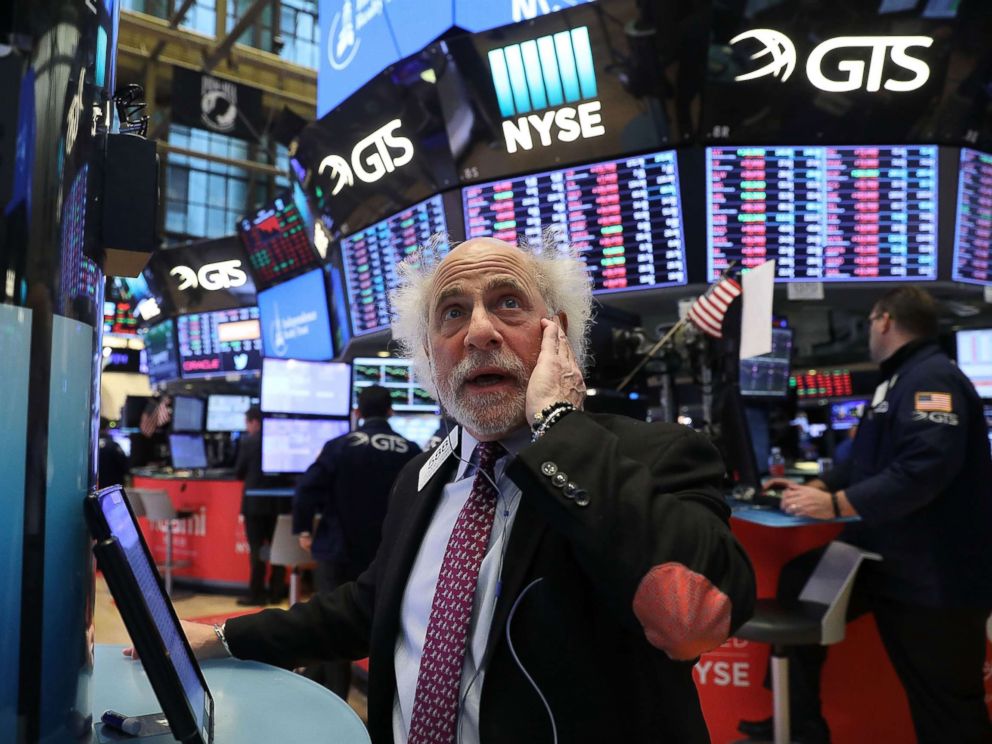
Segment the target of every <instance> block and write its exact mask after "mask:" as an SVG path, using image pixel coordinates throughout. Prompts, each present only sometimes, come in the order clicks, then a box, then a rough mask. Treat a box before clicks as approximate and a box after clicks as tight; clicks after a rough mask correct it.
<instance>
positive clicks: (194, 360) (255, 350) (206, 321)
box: [177, 307, 262, 377]
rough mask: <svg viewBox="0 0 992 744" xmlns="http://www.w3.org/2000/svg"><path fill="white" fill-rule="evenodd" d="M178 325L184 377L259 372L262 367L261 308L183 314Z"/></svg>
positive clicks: (178, 320)
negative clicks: (259, 317) (259, 311)
mask: <svg viewBox="0 0 992 744" xmlns="http://www.w3.org/2000/svg"><path fill="white" fill-rule="evenodd" d="M177 325H178V331H179V360H180V364H181V369H182V376H183V377H209V376H212V375H221V374H227V373H244V372H257V371H258V370H259V369H260V368H261V366H262V333H261V329H260V327H259V322H258V308H257V307H239V308H235V309H233V310H218V311H216V312H212V313H193V314H192V315H180V316H179V318H178V319H177Z"/></svg>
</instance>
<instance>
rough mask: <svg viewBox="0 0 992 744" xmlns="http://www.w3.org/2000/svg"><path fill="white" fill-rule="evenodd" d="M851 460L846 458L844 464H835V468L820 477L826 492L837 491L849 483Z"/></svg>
mask: <svg viewBox="0 0 992 744" xmlns="http://www.w3.org/2000/svg"><path fill="white" fill-rule="evenodd" d="M851 459H852V458H850V457H848V458H847V459H846V460H844V462H840V463H837V464H836V466H835V467H833V468H831V469H830V470H829V471H828V472H826V473H824V474H823V475H821V476H820V480H822V481H823V482H824V483H825V484H826V486H827V490H828V491H839V490H840V489H842V488H846V487H847V485H848V484H849V483H850V482H851Z"/></svg>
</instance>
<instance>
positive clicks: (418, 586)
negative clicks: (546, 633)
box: [393, 427, 530, 744]
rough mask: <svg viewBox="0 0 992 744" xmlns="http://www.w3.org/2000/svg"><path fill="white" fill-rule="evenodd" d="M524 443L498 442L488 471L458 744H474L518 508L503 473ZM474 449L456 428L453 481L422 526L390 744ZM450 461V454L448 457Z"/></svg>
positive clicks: (399, 734)
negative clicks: (488, 517)
mask: <svg viewBox="0 0 992 744" xmlns="http://www.w3.org/2000/svg"><path fill="white" fill-rule="evenodd" d="M529 442H530V431H529V430H528V429H527V428H526V427H523V428H521V429H519V430H518V431H517V432H514V433H513V434H512V435H510V437H508V438H507V439H505V440H500V444H502V445H503V446H504V447H505V448H506V449H507V451H508V454H506V455H504V456H503V457H501V458H500V459H499V460H497V461H496V465H495V467H494V471H495V476H496V478H495V480H496V486H497V488H498V489H499V496H498V497H497V500H496V515H495V519H494V522H493V528H492V532H491V533H490V535H489V544H488V545H487V546H486V555H485V557H484V558H483V559H482V565H481V566H480V568H479V583H478V585H477V587H476V590H475V601H474V603H473V605H472V619H471V622H470V623H469V628H468V637H467V644H466V649H465V662H464V664H463V665H462V679H461V689H460V691H459V694H458V699H459V701H460V702H461V704H462V705H461V710H460V714H459V717H458V736H457V741H458V742H459V744H478V742H479V703H480V700H481V698H482V681H483V677H484V676H485V669H480V668H479V664H481V663H482V657H483V655H484V653H485V649H486V640H487V639H488V637H489V628H490V625H491V624H492V619H493V612H494V611H495V608H496V600H497V599H498V596H499V595H498V588H497V587H498V583H499V578H500V571H501V569H502V563H503V553H504V551H505V546H506V543H507V541H508V540H509V539H510V530H511V528H512V527H513V520H514V518H515V517H516V515H517V506H518V505H519V504H520V489H519V488H517V486H516V485H515V484H514V483H513V481H511V480H510V479H509V478H507V477H506V469H507V467H508V465H509V464H510V462H511V461H512V459H513V456H514V455H516V453H517V452H519V451H520V450H521V449H522V448H523V447H525V446H526V445H527V444H528V443H529ZM476 444H477V442H476V440H475V439H474V438H473V437H472V435H471V434H469V433H468V432H466V431H465V429H464V428H462V429H461V443H460V447H459V448H458V449H459V451H460V455H461V462H459V463H458V467H457V469H456V471H455V477H454V479H453V480H452V481H451V482H450V483H448V484H447V485H446V486H445V487H444V490H443V491H442V492H441V498H440V501H439V502H438V505H437V511H435V512H434V518H433V519H432V520H431V523H430V525H429V526H428V527H427V532H426V533H425V534H424V539H423V541H421V543H420V550H419V551H418V552H417V557H416V560H415V561H414V563H413V570H412V571H411V572H410V578H409V580H408V581H407V585H406V590H405V591H404V593H403V604H402V607H401V617H400V619H401V625H400V634H399V637H398V638H397V639H396V650H395V654H394V661H393V664H394V667H395V672H396V696H395V697H394V699H393V740H394V741H395V744H406V741H407V733H408V732H409V730H410V719H411V717H412V715H413V702H414V697H415V695H416V691H417V677H418V675H419V673H420V658H421V655H422V654H423V651H424V641H425V639H426V637H427V624H428V622H429V621H430V616H431V606H432V604H433V603H434V591H435V589H436V588H437V579H438V575H439V574H440V573H441V562H442V560H443V559H444V552H445V549H446V548H447V546H448V539H449V538H450V537H451V531H452V530H453V529H454V527H455V521H456V520H457V519H458V514H459V513H460V512H461V510H462V507H463V506H465V502H466V501H467V500H468V497H469V495H470V494H471V493H472V483H473V481H474V480H475V472H476V469H477V467H476V465H475V463H471V464H469V459H470V458H471V456H472V451H473V450H474V449H475V445H476ZM449 456H450V455H449Z"/></svg>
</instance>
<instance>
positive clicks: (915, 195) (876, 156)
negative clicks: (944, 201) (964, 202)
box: [706, 146, 937, 281]
mask: <svg viewBox="0 0 992 744" xmlns="http://www.w3.org/2000/svg"><path fill="white" fill-rule="evenodd" d="M706 175H707V181H706V189H707V191H706V195H707V213H708V215H709V219H708V223H707V230H706V233H707V254H706V261H707V276H708V277H709V278H710V280H713V279H715V278H716V277H717V276H719V274H720V273H721V272H722V271H723V270H724V269H725V268H727V266H729V265H730V264H731V263H732V262H734V261H736V262H738V264H739V265H740V266H742V267H743V268H750V267H754V266H758V265H760V264H762V263H764V262H765V261H766V260H772V259H774V260H775V278H776V279H777V280H779V281H861V280H869V281H883V280H899V281H906V280H931V279H936V278H937V148H936V147H911V146H905V147H902V146H899V147H877V146H864V147H712V148H708V149H707V151H706Z"/></svg>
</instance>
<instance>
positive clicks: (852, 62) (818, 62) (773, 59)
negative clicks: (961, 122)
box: [730, 28, 933, 93]
mask: <svg viewBox="0 0 992 744" xmlns="http://www.w3.org/2000/svg"><path fill="white" fill-rule="evenodd" d="M750 40H753V41H755V42H758V43H759V44H761V45H762V48H761V49H760V50H759V51H758V52H756V53H755V54H752V55H751V59H752V60H757V59H759V58H764V57H767V58H768V60H767V61H766V63H765V65H764V66H763V67H760V68H758V69H757V70H752V71H750V72H746V73H742V74H740V75H738V76H736V77H735V78H734V80H735V81H737V82H742V81H746V80H754V79H755V78H761V77H765V76H769V75H770V76H772V77H776V78H778V79H779V80H780V81H781V82H785V81H786V80H788V79H789V76H790V75H791V74H792V71H793V69H794V68H795V66H796V62H797V59H796V47H795V44H793V43H792V40H791V39H790V38H789V37H788V36H786V35H785V34H783V33H782V32H780V31H776V30H774V29H769V28H757V29H752V30H750V31H745V32H744V33H741V34H738V35H737V36H735V37H734V38H732V39H731V40H730V44H731V45H735V44H739V43H741V42H746V41H750ZM932 44H933V39H932V38H930V37H929V36H837V37H835V38H833V39H827V40H826V41H823V42H821V43H820V44H818V45H817V46H816V47H814V49H813V51H812V52H810V54H809V56H808V57H807V58H806V66H805V67H806V78H807V79H808V80H809V82H810V84H811V85H813V87H815V88H818V89H819V90H822V91H825V92H827V93H846V92H849V91H854V90H862V89H863V90H866V91H868V92H869V93H875V92H878V91H879V90H881V89H882V88H884V89H885V90H888V91H891V92H893V93H906V92H909V91H913V90H917V89H918V88H921V87H922V86H923V85H924V84H926V82H927V80H929V79H930V66H929V65H928V64H927V63H926V61H924V60H923V59H920V58H919V57H918V56H914V55H913V54H911V53H910V50H911V49H914V48H922V49H928V48H929V47H930V46H931V45H932ZM865 52H868V54H867V57H868V61H867V63H866V62H865V61H864V59H863V58H864V57H865V56H866V55H865ZM824 67H827V68H830V69H831V73H830V74H828V73H827V72H824ZM887 67H888V68H889V69H890V71H892V72H894V70H892V68H893V67H896V68H900V71H899V73H897V74H898V75H899V77H898V78H897V77H894V76H893V75H892V74H890V75H888V76H886V74H885V73H886V68H887ZM834 70H836V72H834ZM838 73H839V74H838ZM905 73H912V76H911V77H910V78H909V79H902V78H904V77H905Z"/></svg>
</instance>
